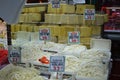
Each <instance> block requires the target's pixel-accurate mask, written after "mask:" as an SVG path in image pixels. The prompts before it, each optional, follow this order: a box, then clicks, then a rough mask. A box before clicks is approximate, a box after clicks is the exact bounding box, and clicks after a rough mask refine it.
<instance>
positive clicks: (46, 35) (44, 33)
mask: <svg viewBox="0 0 120 80" xmlns="http://www.w3.org/2000/svg"><path fill="white" fill-rule="evenodd" d="M39 37H40V40H50V29H41V30H40V32H39Z"/></svg>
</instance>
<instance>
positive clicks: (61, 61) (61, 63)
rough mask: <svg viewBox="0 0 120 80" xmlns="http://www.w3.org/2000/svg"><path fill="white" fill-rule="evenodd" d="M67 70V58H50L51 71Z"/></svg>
mask: <svg viewBox="0 0 120 80" xmlns="http://www.w3.org/2000/svg"><path fill="white" fill-rule="evenodd" d="M64 70H65V56H50V67H49V71H52V72H64Z"/></svg>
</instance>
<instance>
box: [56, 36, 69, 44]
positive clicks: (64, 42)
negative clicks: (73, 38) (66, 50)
mask: <svg viewBox="0 0 120 80" xmlns="http://www.w3.org/2000/svg"><path fill="white" fill-rule="evenodd" d="M67 42H68V37H64V36H59V37H58V43H62V44H66V43H67Z"/></svg>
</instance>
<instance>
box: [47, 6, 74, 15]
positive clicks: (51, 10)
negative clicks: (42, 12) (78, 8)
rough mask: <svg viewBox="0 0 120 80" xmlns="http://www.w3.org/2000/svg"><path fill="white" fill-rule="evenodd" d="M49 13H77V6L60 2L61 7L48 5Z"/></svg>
mask: <svg viewBox="0 0 120 80" xmlns="http://www.w3.org/2000/svg"><path fill="white" fill-rule="evenodd" d="M47 12H48V13H55V14H64V13H75V6H74V5H68V4H60V8H52V5H51V4H49V5H48V11H47Z"/></svg>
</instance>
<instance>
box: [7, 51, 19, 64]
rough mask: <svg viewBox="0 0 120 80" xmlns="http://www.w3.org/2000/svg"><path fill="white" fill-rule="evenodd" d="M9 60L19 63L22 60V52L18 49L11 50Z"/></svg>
mask: <svg viewBox="0 0 120 80" xmlns="http://www.w3.org/2000/svg"><path fill="white" fill-rule="evenodd" d="M9 61H10V62H11V63H14V64H17V63H20V62H21V53H20V52H19V51H18V50H11V51H10V53H9Z"/></svg>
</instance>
